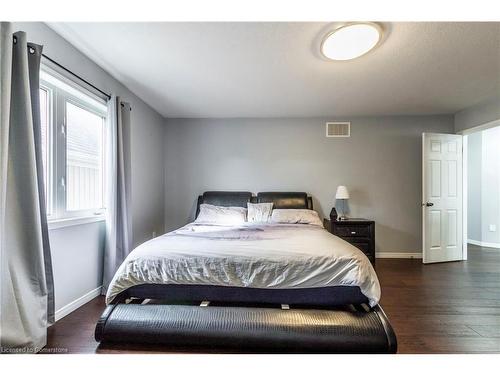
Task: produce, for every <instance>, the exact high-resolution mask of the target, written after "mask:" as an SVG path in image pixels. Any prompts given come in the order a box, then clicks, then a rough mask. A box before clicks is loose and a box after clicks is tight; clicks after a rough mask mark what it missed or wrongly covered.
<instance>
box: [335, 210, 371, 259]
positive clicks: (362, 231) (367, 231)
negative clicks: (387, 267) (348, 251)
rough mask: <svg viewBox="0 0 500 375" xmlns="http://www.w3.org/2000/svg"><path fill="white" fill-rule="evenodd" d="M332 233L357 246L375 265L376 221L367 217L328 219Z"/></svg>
mask: <svg viewBox="0 0 500 375" xmlns="http://www.w3.org/2000/svg"><path fill="white" fill-rule="evenodd" d="M325 227H326V228H327V229H328V230H329V231H330V233H332V234H334V235H336V236H338V237H340V238H342V239H343V240H345V241H347V242H349V243H350V244H352V245H354V246H356V247H357V248H358V249H360V250H361V251H362V252H363V253H365V255H366V256H367V257H368V259H370V262H371V263H372V264H373V266H375V222H374V221H372V220H366V219H347V220H334V221H331V220H327V219H325Z"/></svg>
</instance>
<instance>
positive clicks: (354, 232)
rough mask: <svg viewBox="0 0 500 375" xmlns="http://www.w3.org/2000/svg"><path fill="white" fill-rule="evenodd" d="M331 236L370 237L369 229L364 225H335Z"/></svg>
mask: <svg viewBox="0 0 500 375" xmlns="http://www.w3.org/2000/svg"><path fill="white" fill-rule="evenodd" d="M333 234H335V235H337V236H339V237H370V227H369V226H366V225H352V226H347V225H345V226H344V225H336V226H335V228H334V233H333Z"/></svg>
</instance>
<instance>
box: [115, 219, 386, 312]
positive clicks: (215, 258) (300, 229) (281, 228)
mask: <svg viewBox="0 0 500 375" xmlns="http://www.w3.org/2000/svg"><path fill="white" fill-rule="evenodd" d="M139 284H191V285H192V284H198V285H219V286H236V287H251V288H276V289H285V288H286V289H291V288H315V287H326V286H340V285H346V286H359V287H360V289H361V292H362V293H363V294H364V295H365V296H366V297H367V298H368V300H369V302H370V305H371V306H375V305H376V304H377V303H378V301H379V299H380V285H379V282H378V279H377V275H376V274H375V271H374V269H373V267H372V265H371V264H370V262H369V260H368V259H367V258H366V257H365V256H364V254H363V253H362V252H361V251H360V250H358V249H357V248H356V247H354V246H352V245H351V244H349V243H347V242H346V241H344V240H342V239H340V238H338V237H336V236H334V235H332V234H330V233H329V232H327V231H326V230H325V229H323V228H320V227H318V226H314V225H307V224H268V225H255V224H244V225H239V226H221V225H203V224H197V223H191V224H188V225H186V226H184V227H182V228H180V229H178V230H176V231H173V232H170V233H167V234H165V235H163V236H161V237H157V238H155V239H152V240H150V241H148V242H145V243H143V244H142V245H140V246H138V247H137V248H136V249H135V250H134V251H132V252H131V253H130V254H129V256H128V257H127V258H126V259H125V261H124V262H123V263H122V265H121V266H120V268H119V269H118V271H117V272H116V274H115V276H114V278H113V280H112V281H111V283H110V286H109V288H108V291H107V295H106V303H110V302H111V301H112V300H113V298H114V297H115V296H116V295H118V294H119V293H120V292H122V291H124V290H126V289H128V288H130V287H132V286H134V285H139Z"/></svg>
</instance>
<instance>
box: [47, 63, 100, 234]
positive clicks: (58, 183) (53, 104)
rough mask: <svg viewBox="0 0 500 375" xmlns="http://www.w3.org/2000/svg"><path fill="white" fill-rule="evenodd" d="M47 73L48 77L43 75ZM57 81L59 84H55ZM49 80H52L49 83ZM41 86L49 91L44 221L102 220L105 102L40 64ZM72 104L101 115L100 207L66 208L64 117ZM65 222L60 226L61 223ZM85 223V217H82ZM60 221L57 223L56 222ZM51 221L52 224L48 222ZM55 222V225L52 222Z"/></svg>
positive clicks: (75, 221) (65, 125)
mask: <svg viewBox="0 0 500 375" xmlns="http://www.w3.org/2000/svg"><path fill="white" fill-rule="evenodd" d="M47 76H49V77H50V80H49V79H46V77H47ZM54 80H55V81H59V82H57V83H60V84H59V85H58V84H57V83H54ZM51 81H52V82H51ZM40 88H41V89H43V90H46V91H47V92H48V116H47V117H48V121H49V122H48V127H47V138H48V147H47V155H48V156H47V161H48V165H47V168H48V170H47V175H48V176H49V181H46V183H45V188H46V195H47V199H46V200H47V220H48V222H49V226H50V227H51V229H52V228H53V227H54V228H59V227H61V226H66V225H73V224H79V223H82V219H88V218H95V221H99V220H104V217H105V215H104V214H105V212H106V203H107V202H106V183H107V174H106V173H107V171H106V164H107V163H106V158H107V139H106V135H107V118H108V111H107V103H106V101H105V100H104V99H102V98H100V97H98V96H96V95H94V94H93V93H91V92H89V91H88V90H86V89H85V88H84V87H82V86H81V85H78V84H77V83H75V82H73V81H72V80H70V79H68V78H66V77H65V76H63V75H61V74H59V73H57V72H56V71H54V70H53V69H51V68H50V67H48V66H45V65H44V64H42V67H41V75H40ZM67 103H71V104H72V105H74V106H77V107H79V108H81V109H83V110H85V111H88V112H90V113H92V114H94V115H97V116H99V117H101V118H102V121H103V123H102V157H101V162H102V165H101V168H102V176H101V178H102V186H101V188H102V207H98V208H97V207H96V208H92V209H84V210H68V209H67V207H66V202H67V158H66V150H67V125H68V124H67V118H66V104H67ZM61 222H62V223H63V224H64V223H65V224H64V225H61V224H60V223H61ZM84 222H88V220H84ZM58 223H59V224H58ZM51 224H52V225H51ZM54 224H55V225H54Z"/></svg>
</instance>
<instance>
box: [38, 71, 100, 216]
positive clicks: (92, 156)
mask: <svg viewBox="0 0 500 375" xmlns="http://www.w3.org/2000/svg"><path fill="white" fill-rule="evenodd" d="M40 115H41V125H42V126H41V139H42V157H43V173H44V178H45V194H46V197H45V201H46V204H47V215H48V218H49V220H58V219H70V218H81V217H89V216H95V215H102V214H103V213H104V208H105V193H104V192H105V142H106V116H107V108H106V104H105V101H104V100H103V99H100V98H98V97H96V96H95V95H93V94H92V93H90V92H87V91H86V90H85V89H84V88H82V87H79V86H77V85H76V84H75V83H73V82H71V81H69V80H66V79H65V78H64V77H62V76H59V75H58V74H57V73H55V72H52V71H50V70H49V69H48V68H47V69H45V68H44V69H42V72H41V76H40Z"/></svg>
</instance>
